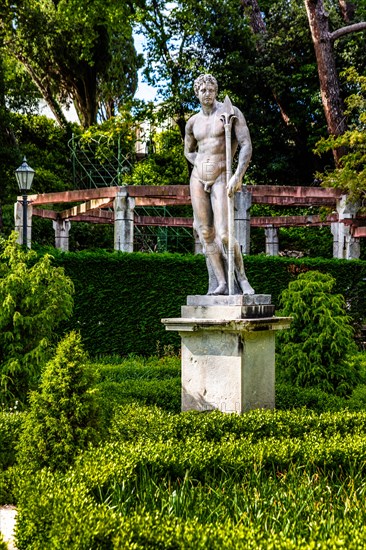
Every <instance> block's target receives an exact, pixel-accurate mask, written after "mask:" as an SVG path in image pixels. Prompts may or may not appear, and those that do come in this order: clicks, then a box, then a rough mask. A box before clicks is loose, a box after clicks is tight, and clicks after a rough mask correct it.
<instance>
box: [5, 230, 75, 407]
mask: <svg viewBox="0 0 366 550" xmlns="http://www.w3.org/2000/svg"><path fill="white" fill-rule="evenodd" d="M15 239H16V234H15V233H14V234H12V236H11V237H10V238H9V239H8V240H7V241H4V240H1V241H0V247H1V248H0V250H1V252H0V304H1V308H0V395H1V402H11V401H12V402H14V400H15V399H19V400H20V401H22V402H24V401H25V400H26V397H27V393H28V391H29V389H31V388H34V387H35V385H36V384H37V382H38V379H39V375H40V372H41V368H42V366H44V364H45V362H46V361H47V359H48V358H49V357H50V353H51V351H52V345H53V344H54V342H55V329H56V327H58V326H59V325H60V323H61V322H62V321H64V320H65V319H67V318H68V317H69V316H70V315H71V312H72V306H73V298H72V294H73V284H72V282H71V280H70V279H69V278H68V277H67V276H65V273H64V270H63V268H60V267H55V266H53V265H52V261H51V257H50V256H49V255H48V254H46V255H44V256H42V257H37V254H36V253H35V252H32V251H24V249H22V248H21V247H20V246H19V245H17V244H16V242H15Z"/></svg>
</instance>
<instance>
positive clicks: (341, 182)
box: [317, 68, 366, 208]
mask: <svg viewBox="0 0 366 550" xmlns="http://www.w3.org/2000/svg"><path fill="white" fill-rule="evenodd" d="M343 77H344V79H345V80H346V81H347V84H348V88H349V92H350V95H349V96H348V97H347V99H346V104H347V111H346V114H347V115H348V117H349V130H348V131H346V132H345V133H344V134H343V135H341V136H338V137H328V138H327V139H324V138H323V139H322V140H321V141H320V142H319V143H318V144H317V151H318V152H319V153H321V152H324V151H329V150H330V149H334V148H335V147H343V148H344V149H345V154H344V155H343V156H342V158H341V159H340V164H339V166H338V167H337V169H336V170H334V171H327V172H325V173H324V174H319V177H320V178H321V179H322V185H324V186H325V187H339V188H341V189H343V191H344V192H345V193H348V194H349V196H350V199H351V201H360V206H361V207H363V208H364V207H365V203H364V197H365V193H366V169H365V166H366V133H365V128H366V76H361V75H359V74H357V71H356V70H355V69H354V68H353V69H349V70H348V71H345V73H344V74H343Z"/></svg>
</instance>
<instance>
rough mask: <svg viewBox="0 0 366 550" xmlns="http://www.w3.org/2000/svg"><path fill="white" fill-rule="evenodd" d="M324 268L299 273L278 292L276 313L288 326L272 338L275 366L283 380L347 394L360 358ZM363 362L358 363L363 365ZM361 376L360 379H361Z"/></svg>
mask: <svg viewBox="0 0 366 550" xmlns="http://www.w3.org/2000/svg"><path fill="white" fill-rule="evenodd" d="M334 286H335V279H334V278H333V277H331V276H330V275H328V274H326V273H320V272H318V271H309V272H307V273H301V274H300V275H299V276H298V278H297V279H296V280H295V281H292V282H291V283H290V284H289V286H288V289H286V290H284V291H283V292H282V295H281V297H280V301H281V304H282V309H281V314H282V315H284V316H286V317H292V322H291V326H290V328H289V329H288V330H285V331H283V332H282V333H280V334H279V335H278V338H277V349H278V354H277V366H278V371H279V374H280V377H281V378H282V380H285V381H286V382H289V383H292V384H295V385H298V386H302V387H316V388H319V389H323V390H325V391H327V392H329V393H331V392H332V391H334V392H335V393H337V394H339V395H347V394H349V393H350V392H351V391H352V389H353V388H354V387H355V386H356V385H357V384H358V383H360V381H361V380H362V376H363V377H364V378H365V376H366V371H365V372H362V366H361V362H358V361H357V358H356V357H353V358H352V356H356V352H357V347H356V345H355V343H354V340H353V329H352V327H351V325H350V320H351V319H350V317H349V316H348V315H347V313H346V303H345V300H344V298H343V296H342V295H340V294H334V293H333V292H332V290H333V287H334ZM365 366H366V364H364V367H365ZM364 381H366V380H364Z"/></svg>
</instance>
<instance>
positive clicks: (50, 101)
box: [15, 53, 69, 128]
mask: <svg viewBox="0 0 366 550" xmlns="http://www.w3.org/2000/svg"><path fill="white" fill-rule="evenodd" d="M15 56H16V58H17V59H18V61H20V62H21V63H22V65H23V66H24V68H25V69H26V70H27V72H28V73H29V75H30V76H31V78H32V80H33V82H34V84H35V85H36V86H37V88H38V90H39V91H40V93H41V95H42V97H43V99H44V100H45V102H46V103H47V105H48V106H49V108H50V109H51V111H52V113H53V115H54V117H55V119H56V120H57V122H58V123H59V125H60V126H62V127H63V128H67V127H68V125H69V123H68V121H67V119H66V117H65V115H64V113H63V112H62V109H61V107H60V105H59V103H58V101H57V100H56V98H55V97H54V95H53V93H52V92H51V90H50V89H49V86H48V85H47V84H45V83H44V82H43V81H42V79H41V78H39V77H38V76H37V74H36V73H35V71H34V70H33V68H32V67H31V65H30V64H29V63H28V62H27V59H26V58H25V57H24V56H23V55H21V54H19V53H15Z"/></svg>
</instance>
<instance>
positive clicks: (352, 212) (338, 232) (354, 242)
mask: <svg viewBox="0 0 366 550" xmlns="http://www.w3.org/2000/svg"><path fill="white" fill-rule="evenodd" d="M358 207H359V205H358V204H357V203H350V202H348V201H347V195H342V197H341V198H340V199H339V200H338V201H337V212H338V218H339V221H338V222H333V223H332V224H331V231H332V234H333V257H334V258H341V259H345V260H352V259H357V258H359V257H360V240H359V238H355V237H353V236H352V233H351V226H350V225H347V224H345V223H343V222H342V220H352V219H354V218H355V217H356V215H357V210H358Z"/></svg>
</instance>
